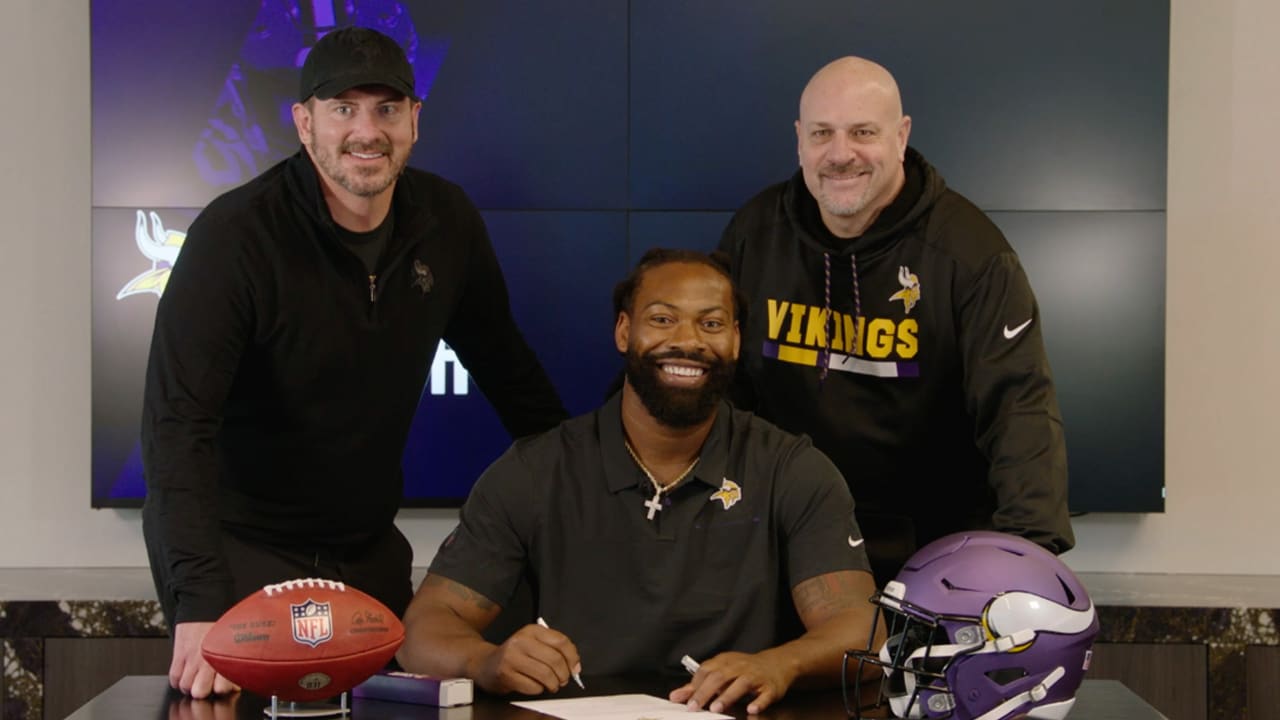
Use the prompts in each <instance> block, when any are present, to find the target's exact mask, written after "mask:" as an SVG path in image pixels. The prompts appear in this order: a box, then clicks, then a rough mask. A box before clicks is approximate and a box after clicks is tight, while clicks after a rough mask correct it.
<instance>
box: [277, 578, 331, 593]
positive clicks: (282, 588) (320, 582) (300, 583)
mask: <svg viewBox="0 0 1280 720" xmlns="http://www.w3.org/2000/svg"><path fill="white" fill-rule="evenodd" d="M294 588H329V589H330V590H337V591H338V592H346V590H347V586H346V585H343V584H342V583H340V582H338V581H337V580H325V579H324V578H297V579H294V580H286V581H284V582H282V583H276V584H275V585H267V586H265V587H263V588H262V590H263V592H265V593H266V594H267V595H268V596H270V595H271V594H272V593H278V592H287V591H289V590H293V589H294Z"/></svg>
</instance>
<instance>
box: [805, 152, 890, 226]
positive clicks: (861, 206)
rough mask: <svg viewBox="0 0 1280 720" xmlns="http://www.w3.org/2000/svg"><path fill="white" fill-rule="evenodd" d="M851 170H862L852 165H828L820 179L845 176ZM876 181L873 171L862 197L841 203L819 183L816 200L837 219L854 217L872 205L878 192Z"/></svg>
mask: <svg viewBox="0 0 1280 720" xmlns="http://www.w3.org/2000/svg"><path fill="white" fill-rule="evenodd" d="M851 169H860V168H857V167H856V166H854V165H853V164H852V163H850V164H848V165H828V166H826V167H824V168H823V169H822V171H821V173H820V174H819V177H824V176H826V175H843V174H845V173H846V172H848V171H849V170H851ZM875 181H876V174H875V172H874V170H873V171H872V173H871V175H869V176H868V178H867V186H866V187H864V188H863V189H862V194H861V195H858V196H857V197H855V198H852V199H845V200H840V201H838V200H836V199H835V198H834V197H832V194H831V193H828V192H827V191H826V190H825V189H823V188H822V185H821V183H819V190H818V192H817V193H816V199H817V201H818V204H819V205H821V206H822V209H823V210H825V211H826V212H827V213H828V214H829V215H833V216H835V217H853V216H854V215H857V214H858V213H860V212H862V211H863V210H865V209H866V208H867V206H868V205H870V204H871V200H872V197H873V196H874V194H875V192H876V187H875Z"/></svg>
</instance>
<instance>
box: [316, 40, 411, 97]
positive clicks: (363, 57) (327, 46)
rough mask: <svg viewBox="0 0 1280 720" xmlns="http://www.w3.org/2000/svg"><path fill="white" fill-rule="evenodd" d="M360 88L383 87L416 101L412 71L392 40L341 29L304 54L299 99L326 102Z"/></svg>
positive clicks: (401, 51)
mask: <svg viewBox="0 0 1280 720" xmlns="http://www.w3.org/2000/svg"><path fill="white" fill-rule="evenodd" d="M361 85H385V86H386V87H389V88H391V89H392V90H395V91H396V92H400V93H404V94H405V95H406V96H408V97H409V98H410V99H413V100H417V96H416V95H414V94H413V68H412V67H411V66H410V65H409V60H408V58H406V57H405V55H404V50H402V49H401V48H400V46H399V45H397V44H396V41H395V40H392V39H391V38H389V37H387V36H386V35H383V34H382V33H380V32H378V31H377V30H370V29H369V28H362V27H348V28H342V29H341V30H334V31H333V32H331V33H329V34H328V35H325V36H324V37H322V38H320V40H319V42H317V43H316V44H315V46H314V47H312V48H311V52H310V53H308V54H307V60H306V62H304V63H303V64H302V79H301V82H300V83H299V85H298V100H300V101H306V99H307V98H309V97H311V96H313V95H314V96H315V97H317V98H319V99H321V100H328V99H329V98H331V97H334V96H335V95H338V94H340V93H342V92H343V91H345V90H350V89H351V88H353V87H359V86H361Z"/></svg>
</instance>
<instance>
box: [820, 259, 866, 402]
mask: <svg viewBox="0 0 1280 720" xmlns="http://www.w3.org/2000/svg"><path fill="white" fill-rule="evenodd" d="M849 272H850V273H851V275H852V276H853V336H852V337H851V338H849V347H850V348H853V349H856V348H857V347H858V318H860V317H862V294H861V293H860V292H859V289H858V256H857V255H855V254H853V253H849ZM822 303H823V305H822V318H823V321H822V345H823V347H822V352H821V353H819V354H818V385H819V386H821V385H822V384H823V383H824V382H826V380H827V371H828V370H829V369H830V366H831V322H832V319H831V253H826V252H824V253H822ZM851 352H852V350H851Z"/></svg>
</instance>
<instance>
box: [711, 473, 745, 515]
mask: <svg viewBox="0 0 1280 720" xmlns="http://www.w3.org/2000/svg"><path fill="white" fill-rule="evenodd" d="M741 499H742V488H740V487H738V483H736V482H734V481H732V480H730V479H729V478H724V480H722V481H721V483H720V489H719V490H717V491H715V492H714V493H711V497H710V498H708V501H710V500H719V501H720V503H721V504H722V505H724V509H725V510H728V509H729V508H731V507H733V506H734V505H737V504H738V501H739V500H741Z"/></svg>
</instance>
